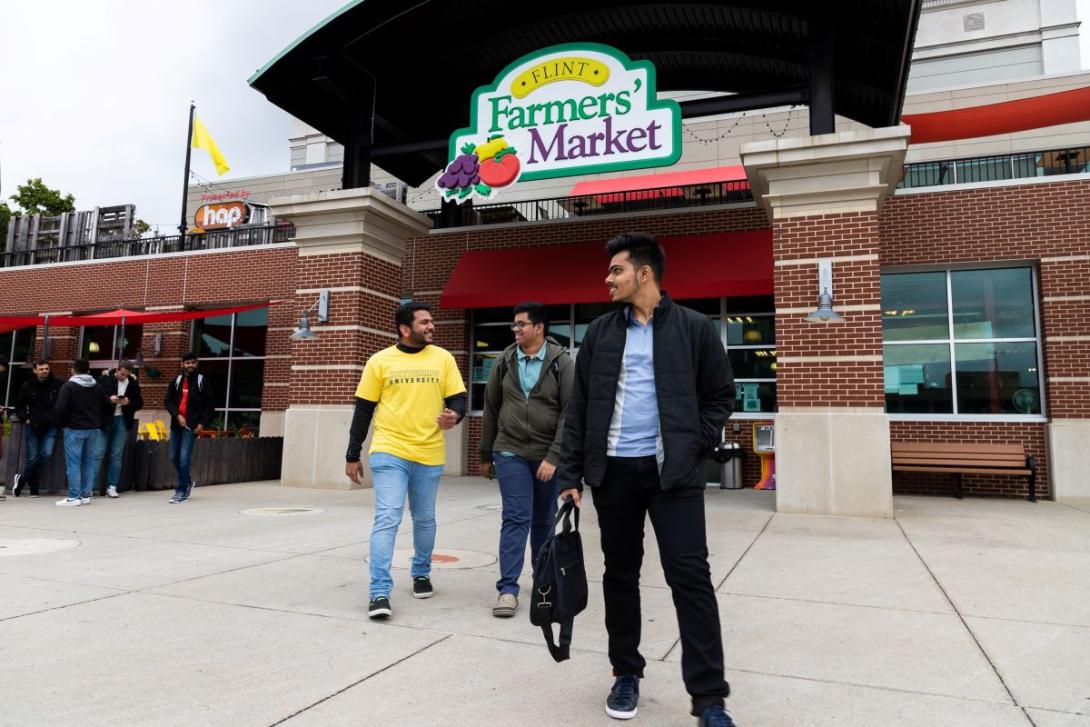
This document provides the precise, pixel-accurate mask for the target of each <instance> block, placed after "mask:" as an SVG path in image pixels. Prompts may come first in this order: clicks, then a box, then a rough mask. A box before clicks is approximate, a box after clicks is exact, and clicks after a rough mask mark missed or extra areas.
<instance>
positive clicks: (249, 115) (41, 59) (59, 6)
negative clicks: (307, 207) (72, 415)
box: [0, 0, 1090, 234]
mask: <svg viewBox="0 0 1090 727" xmlns="http://www.w3.org/2000/svg"><path fill="white" fill-rule="evenodd" d="M344 2H345V0H305V2H304V1H301V0H229V1H227V2H222V1H219V0H217V1H216V2H212V1H211V0H190V1H189V2H185V3H179V2H170V1H169V0H143V1H140V0H129V1H128V2H120V0H33V2H28V1H24V2H4V3H3V5H2V9H0V78H2V79H3V85H2V86H0V93H2V96H0V195H2V196H3V197H4V198H6V197H8V196H9V195H11V194H12V193H13V192H14V191H15V186H16V185H17V184H20V183H22V182H24V181H25V180H27V179H28V178H30V177H41V178H42V179H43V180H44V181H45V182H46V183H47V184H48V185H49V186H51V187H55V188H59V189H61V190H62V191H64V192H66V193H71V194H73V195H75V198H76V205H77V208H78V209H89V208H93V207H95V206H106V205H113V204H124V203H128V202H131V203H134V204H135V205H136V213H137V215H138V216H139V217H141V218H143V219H144V220H146V221H147V222H149V223H151V224H152V225H153V226H158V227H159V228H160V230H161V231H162V232H163V233H164V234H169V233H170V232H172V231H173V228H175V227H176V226H177V224H178V215H179V212H180V206H181V194H182V170H183V166H184V160H185V156H184V155H185V144H186V122H187V110H188V106H189V100H190V99H193V100H195V101H196V103H197V113H198V114H199V115H200V117H201V119H202V120H203V121H204V122H205V124H206V125H207V126H208V129H209V131H210V132H211V133H212V136H213V138H214V139H215V140H216V142H217V143H218V144H219V147H220V150H221V151H222V152H223V154H224V156H225V157H226V158H227V161H228V162H229V163H230V165H231V171H230V172H228V173H227V174H226V175H224V176H223V177H219V178H217V177H216V173H215V169H214V168H213V166H212V163H211V161H210V160H209V159H208V155H207V154H205V153H204V152H201V151H199V150H195V151H194V157H193V158H194V161H193V170H194V171H195V172H197V173H198V174H200V175H201V176H203V177H205V178H206V179H212V180H216V181H217V183H218V184H221V185H223V186H225V187H229V186H230V183H231V181H230V180H232V179H237V178H240V177H249V176H254V175H257V174H268V173H277V172H284V171H287V170H288V167H289V153H288V143H287V139H288V136H289V133H290V128H291V122H290V119H289V118H288V116H287V114H285V113H284V112H282V111H280V110H279V109H277V108H276V107H275V106H273V105H272V104H271V103H269V102H268V101H267V100H266V99H265V97H264V96H262V95H261V94H259V93H257V92H256V91H253V90H251V89H250V88H249V87H248V86H247V85H246V79H247V78H249V77H250V75H251V74H253V72H254V71H255V70H257V69H258V68H260V67H261V66H262V65H264V64H265V63H266V62H267V61H268V60H269V59H271V58H272V57H273V56H274V55H276V54H277V53H278V52H280V51H281V50H282V49H283V48H284V47H285V46H287V45H288V44H289V43H291V42H292V41H293V40H295V39H296V38H297V37H298V36H300V35H301V34H302V33H304V32H305V31H306V30H307V29H309V28H311V27H312V26H313V25H315V24H316V23H318V22H319V21H320V20H322V19H323V18H325V17H326V16H327V15H329V14H330V13H332V12H334V11H335V10H337V9H338V8H340V7H341V6H342V5H343V4H344ZM1077 2H1078V7H1079V16H1080V18H1081V19H1082V20H1083V22H1084V26H1083V27H1082V28H1081V29H1080V30H1081V31H1082V62H1083V67H1090V0H1077Z"/></svg>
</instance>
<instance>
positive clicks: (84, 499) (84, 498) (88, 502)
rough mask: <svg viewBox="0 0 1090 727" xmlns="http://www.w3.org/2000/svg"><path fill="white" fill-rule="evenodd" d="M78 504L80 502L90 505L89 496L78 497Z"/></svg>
mask: <svg viewBox="0 0 1090 727" xmlns="http://www.w3.org/2000/svg"><path fill="white" fill-rule="evenodd" d="M79 504H81V505H90V504H91V498H89V497H81V498H80V499H79Z"/></svg>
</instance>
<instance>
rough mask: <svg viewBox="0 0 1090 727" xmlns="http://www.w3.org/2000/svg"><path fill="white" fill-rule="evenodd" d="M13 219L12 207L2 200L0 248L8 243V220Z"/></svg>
mask: <svg viewBox="0 0 1090 727" xmlns="http://www.w3.org/2000/svg"><path fill="white" fill-rule="evenodd" d="M10 219H11V207H8V205H7V203H5V202H0V250H3V249H4V247H5V246H6V245H7V243H8V220H10Z"/></svg>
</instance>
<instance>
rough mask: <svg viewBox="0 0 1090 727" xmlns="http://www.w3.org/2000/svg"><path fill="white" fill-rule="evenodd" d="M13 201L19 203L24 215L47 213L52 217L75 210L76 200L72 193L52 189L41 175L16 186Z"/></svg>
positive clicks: (12, 196)
mask: <svg viewBox="0 0 1090 727" xmlns="http://www.w3.org/2000/svg"><path fill="white" fill-rule="evenodd" d="M15 189H16V193H15V194H13V195H11V201H12V202H14V203H15V204H17V205H19V209H21V210H22V213H21V214H24V215H46V216H47V217H52V216H54V215H59V214H61V213H62V212H75V211H76V200H75V198H74V197H73V196H72V195H70V194H61V192H60V190H57V189H50V188H49V187H47V186H45V184H44V183H43V182H42V178H41V177H35V178H34V179H28V180H27V182H26V184H20V185H19V186H18V187H16V188H15Z"/></svg>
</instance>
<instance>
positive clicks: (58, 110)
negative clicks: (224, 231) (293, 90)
mask: <svg viewBox="0 0 1090 727" xmlns="http://www.w3.org/2000/svg"><path fill="white" fill-rule="evenodd" d="M344 3H345V0H306V1H305V2H302V1H299V0H229V1H228V2H210V1H209V0H190V1H189V2H184V3H181V2H170V1H169V0H143V1H140V0H130V1H128V2H120V1H119V0H90V1H88V0H34V1H33V2H3V3H2V9H0V77H2V78H3V84H2V85H0V93H2V96H0V182H2V184H0V195H2V196H3V197H4V198H7V197H8V196H10V195H11V194H13V193H14V192H15V187H16V185H17V184H21V183H22V182H24V181H26V180H27V179H28V178H30V177H41V178H42V180H43V181H44V182H45V183H46V184H48V185H49V186H51V187H54V188H59V189H61V190H62V191H63V192H66V193H71V194H73V195H75V198H76V206H77V209H89V208H93V207H96V206H106V205H112V204H125V203H128V202H131V203H133V204H135V205H136V214H137V216H139V217H141V218H143V219H144V220H146V221H147V222H149V223H151V224H152V225H153V226H155V225H158V227H159V228H160V230H161V231H162V232H163V233H164V234H170V233H172V232H174V228H176V227H177V226H178V217H179V213H180V211H181V196H182V181H183V180H182V174H183V169H184V166H185V144H186V125H187V122H188V109H189V101H190V99H193V100H194V101H195V102H196V104H197V114H198V115H199V116H200V117H201V120H202V121H204V123H205V125H206V126H207V127H208V130H209V131H210V132H211V133H212V137H213V138H214V139H215V140H216V143H217V144H218V145H219V148H220V150H221V151H222V152H223V155H224V156H225V157H226V158H227V161H228V163H229V164H230V165H231V171H229V172H228V173H227V174H225V175H224V176H223V177H218V178H217V176H216V171H215V167H213V165H212V162H211V160H209V158H208V155H207V154H206V153H205V152H203V151H200V150H194V153H193V170H194V171H195V172H197V173H198V174H200V175H202V176H203V177H205V178H206V179H212V180H218V183H221V184H224V186H230V180H231V179H232V178H234V179H237V178H240V177H248V176H253V175H256V174H266V173H274V172H285V171H287V170H288V166H289V161H290V160H289V153H288V141H287V139H288V136H289V134H290V131H291V120H290V117H289V116H288V115H287V114H286V113H284V112H283V111H281V110H280V109H278V108H276V107H275V106H273V105H272V104H271V103H269V102H268V101H267V100H266V99H265V97H264V96H263V95H261V94H260V93H258V92H257V91H254V90H252V89H251V88H250V87H249V86H247V85H246V80H247V79H248V78H249V77H250V76H251V75H252V74H253V73H254V71H256V70H257V69H258V68H260V67H261V66H263V65H264V64H265V63H266V62H267V61H269V60H270V59H271V58H272V57H273V56H275V55H276V54H277V53H279V52H280V51H281V50H283V49H284V47H285V46H287V45H288V44H289V43H291V42H292V41H293V40H295V39H296V38H297V37H299V36H300V35H302V34H303V33H304V32H306V31H307V30H308V29H309V28H311V27H312V26H314V25H315V24H316V23H318V22H319V21H321V20H322V19H323V18H325V17H326V16H327V15H329V14H330V13H332V12H334V11H335V10H337V9H338V8H340V7H341V6H342V5H344ZM191 212H192V210H191Z"/></svg>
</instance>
